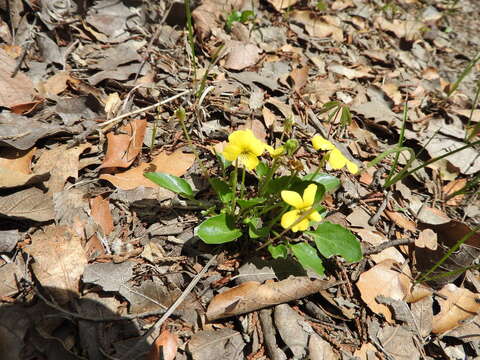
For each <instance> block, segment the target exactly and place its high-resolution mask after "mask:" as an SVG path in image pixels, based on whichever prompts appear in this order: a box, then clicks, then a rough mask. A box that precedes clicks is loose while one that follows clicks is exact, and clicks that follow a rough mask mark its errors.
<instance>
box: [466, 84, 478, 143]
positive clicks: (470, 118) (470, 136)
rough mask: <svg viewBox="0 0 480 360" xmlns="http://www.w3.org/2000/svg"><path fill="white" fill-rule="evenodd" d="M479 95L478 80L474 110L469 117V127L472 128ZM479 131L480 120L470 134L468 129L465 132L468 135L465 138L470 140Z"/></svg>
mask: <svg viewBox="0 0 480 360" xmlns="http://www.w3.org/2000/svg"><path fill="white" fill-rule="evenodd" d="M479 95H480V81H478V83H477V91H476V92H475V99H474V100H473V104H472V110H471V111H470V117H469V118H468V123H467V129H469V128H470V123H471V122H472V117H473V112H474V111H475V108H476V107H477V104H478V97H479ZM479 131H480V122H479V123H477V124H475V126H474V127H473V129H472V131H471V133H470V134H468V130H467V133H466V134H465V135H466V136H465V140H466V141H470V140H471V139H472V138H473V137H474V136H475V135H476V134H477V133H478V132H479Z"/></svg>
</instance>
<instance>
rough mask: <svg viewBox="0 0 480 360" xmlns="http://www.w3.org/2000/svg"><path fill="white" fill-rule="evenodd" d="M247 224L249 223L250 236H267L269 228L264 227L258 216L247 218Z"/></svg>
mask: <svg viewBox="0 0 480 360" xmlns="http://www.w3.org/2000/svg"><path fill="white" fill-rule="evenodd" d="M244 222H245V224H247V225H248V236H249V237H250V238H251V239H258V238H263V237H267V235H268V232H269V229H268V228H266V227H265V228H264V227H262V226H263V223H262V220H261V219H260V218H258V217H254V218H247V219H245V221H244Z"/></svg>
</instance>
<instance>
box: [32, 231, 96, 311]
mask: <svg viewBox="0 0 480 360" xmlns="http://www.w3.org/2000/svg"><path fill="white" fill-rule="evenodd" d="M25 250H26V252H27V253H28V254H29V255H30V256H32V257H33V258H34V259H35V261H34V262H33V263H32V264H31V266H32V270H33V272H34V274H35V276H36V277H37V279H38V280H39V282H40V284H41V285H42V286H43V287H48V288H50V291H51V292H52V295H53V296H54V298H55V300H56V301H57V302H58V303H60V304H64V303H66V302H68V301H69V300H70V298H69V297H70V295H69V294H68V292H69V291H70V292H72V293H73V294H79V281H80V277H81V276H82V274H83V271H84V269H85V266H86V265H87V257H86V256H85V251H84V250H83V247H82V244H81V239H80V237H79V236H78V235H77V234H75V233H74V232H73V231H72V230H71V229H70V228H69V227H67V226H55V225H52V226H49V227H47V228H46V229H45V230H44V231H41V232H37V233H35V234H34V235H33V236H32V244H31V245H29V246H28V247H27V248H26V249H25Z"/></svg>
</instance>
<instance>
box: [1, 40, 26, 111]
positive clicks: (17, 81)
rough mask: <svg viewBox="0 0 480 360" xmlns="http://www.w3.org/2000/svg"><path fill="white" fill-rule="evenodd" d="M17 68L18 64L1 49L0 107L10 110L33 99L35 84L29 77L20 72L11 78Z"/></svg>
mask: <svg viewBox="0 0 480 360" xmlns="http://www.w3.org/2000/svg"><path fill="white" fill-rule="evenodd" d="M16 66H17V62H16V61H15V60H14V59H12V58H11V57H10V56H8V54H7V52H6V51H5V50H3V49H0V106H3V107H7V108H9V107H12V106H15V105H18V104H25V103H28V102H30V101H31V100H32V98H33V91H34V89H33V83H32V80H30V78H29V77H28V76H27V75H25V74H24V73H22V72H21V71H19V72H18V73H17V75H16V76H15V77H13V78H12V77H11V74H12V73H13V71H14V69H15V67H16Z"/></svg>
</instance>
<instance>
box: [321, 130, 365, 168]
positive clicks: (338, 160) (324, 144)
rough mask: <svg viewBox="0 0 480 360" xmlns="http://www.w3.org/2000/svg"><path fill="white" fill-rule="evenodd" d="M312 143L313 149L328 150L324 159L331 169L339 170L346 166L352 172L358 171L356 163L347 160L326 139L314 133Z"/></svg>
mask: <svg viewBox="0 0 480 360" xmlns="http://www.w3.org/2000/svg"><path fill="white" fill-rule="evenodd" d="M312 145H313V148H314V149H315V150H323V151H328V152H327V155H326V159H327V162H328V164H329V165H330V166H331V167H332V169H334V170H339V169H342V168H344V167H345V166H347V169H348V171H350V172H351V173H352V174H356V173H357V172H358V165H357V164H355V163H354V162H352V161H350V160H348V159H347V158H346V157H345V155H343V154H342V152H341V151H340V150H338V149H337V148H336V147H335V145H333V144H332V143H331V142H330V141H328V140H327V139H324V138H323V137H321V136H320V135H315V136H314V137H313V138H312Z"/></svg>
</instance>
